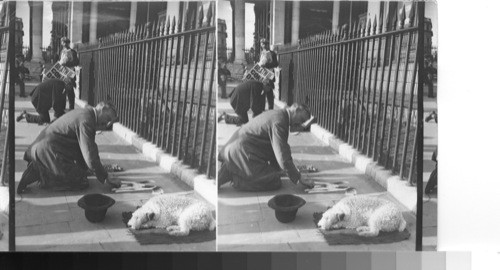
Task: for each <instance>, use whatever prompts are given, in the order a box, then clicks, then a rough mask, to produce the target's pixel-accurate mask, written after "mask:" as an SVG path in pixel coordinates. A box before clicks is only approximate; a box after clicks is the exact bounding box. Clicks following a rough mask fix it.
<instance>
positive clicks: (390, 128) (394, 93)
mask: <svg viewBox="0 0 500 270" xmlns="http://www.w3.org/2000/svg"><path fill="white" fill-rule="evenodd" d="M401 47H403V34H402V33H400V34H399V47H398V60H397V64H396V70H395V73H396V74H395V78H394V87H393V90H392V95H393V96H392V103H391V118H390V119H391V120H390V121H389V137H388V138H387V158H386V160H385V167H387V166H389V160H390V159H391V141H392V126H393V121H394V109H395V108H394V107H395V106H396V94H397V89H398V77H399V66H400V64H401ZM391 65H392V63H391ZM389 79H390V78H389ZM389 83H390V81H389Z"/></svg>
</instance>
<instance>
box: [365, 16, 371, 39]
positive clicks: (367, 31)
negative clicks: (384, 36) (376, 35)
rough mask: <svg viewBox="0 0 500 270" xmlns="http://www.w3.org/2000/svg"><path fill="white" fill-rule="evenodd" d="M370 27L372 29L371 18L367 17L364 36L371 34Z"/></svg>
mask: <svg viewBox="0 0 500 270" xmlns="http://www.w3.org/2000/svg"><path fill="white" fill-rule="evenodd" d="M371 29H372V20H371V19H370V18H368V19H367V22H366V29H365V37H367V36H370V35H371Z"/></svg>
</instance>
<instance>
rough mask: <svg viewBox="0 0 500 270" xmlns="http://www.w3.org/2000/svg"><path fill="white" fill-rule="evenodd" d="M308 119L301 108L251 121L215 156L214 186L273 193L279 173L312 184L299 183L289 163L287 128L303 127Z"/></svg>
mask: <svg viewBox="0 0 500 270" xmlns="http://www.w3.org/2000/svg"><path fill="white" fill-rule="evenodd" d="M310 117H311V113H310V111H309V108H307V107H306V106H305V105H299V104H296V103H295V104H293V105H292V106H291V107H288V108H285V109H281V110H272V111H267V112H264V113H262V114H260V115H259V116H257V117H255V118H253V119H252V120H251V121H250V122H248V123H247V124H246V125H244V126H243V127H241V128H240V129H239V130H238V131H236V132H235V133H234V134H233V136H232V137H231V138H230V139H229V141H228V142H227V144H226V145H224V146H223V147H222V149H221V151H220V152H219V161H221V162H222V166H221V168H220V170H219V173H218V181H219V182H218V186H219V187H220V186H221V185H223V184H224V183H227V182H232V184H233V187H234V188H236V189H238V190H243V191H266V190H276V189H279V188H280V187H281V179H280V177H281V175H282V174H283V171H284V172H286V173H287V174H288V176H289V177H290V180H291V181H292V182H293V183H294V184H297V183H298V182H299V181H300V182H301V183H302V184H304V185H306V186H308V187H312V186H314V182H313V181H312V180H308V179H305V180H304V179H302V178H301V174H300V172H299V171H298V170H297V168H296V167H295V165H294V163H293V159H292V153H291V150H290V145H289V144H288V134H289V129H290V127H291V126H296V125H300V124H302V123H304V122H305V121H307V120H308V119H309V118H310Z"/></svg>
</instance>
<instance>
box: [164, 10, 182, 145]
mask: <svg viewBox="0 0 500 270" xmlns="http://www.w3.org/2000/svg"><path fill="white" fill-rule="evenodd" d="M181 25H182V20H181V19H179V24H178V28H177V29H178V30H177V33H180V32H181V29H182V27H181ZM181 38H182V36H181V35H178V36H177V45H176V48H175V66H174V77H173V81H172V99H171V101H170V115H169V120H168V122H169V123H168V131H167V142H166V143H167V152H168V153H172V154H173V153H174V141H173V140H172V137H174V136H175V135H174V134H172V135H170V134H171V133H175V125H174V121H175V120H174V119H173V118H172V117H174V101H175V95H176V92H177V91H176V89H175V86H176V82H177V70H178V69H179V65H178V64H177V63H178V61H179V57H181V58H182V55H181ZM181 68H182V67H181ZM177 95H180V93H177ZM178 102H179V101H177V103H175V107H176V108H175V111H176V112H175V118H176V119H177V117H178V114H177V112H178V107H179V103H178ZM175 122H176V121H175ZM172 129H173V130H172Z"/></svg>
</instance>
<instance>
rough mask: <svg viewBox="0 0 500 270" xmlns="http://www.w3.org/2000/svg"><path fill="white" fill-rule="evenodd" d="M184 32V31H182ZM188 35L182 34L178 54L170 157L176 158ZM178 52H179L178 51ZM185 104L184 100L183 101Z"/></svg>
mask: <svg viewBox="0 0 500 270" xmlns="http://www.w3.org/2000/svg"><path fill="white" fill-rule="evenodd" d="M184 30H185V29H184ZM187 36H188V35H186V34H183V35H182V47H181V49H182V53H181V54H180V58H181V66H180V74H179V93H178V94H177V108H176V110H175V120H174V132H173V133H174V134H173V135H174V136H173V140H172V155H174V156H177V155H178V152H179V148H180V144H179V145H178V146H177V148H176V145H175V143H176V142H177V127H178V125H179V123H178V121H179V119H181V120H180V121H183V119H182V117H183V115H180V113H179V112H180V110H179V109H180V107H181V95H182V80H183V78H182V76H183V75H184V54H185V53H186V49H185V48H186V38H187ZM179 51H180V50H179ZM183 102H185V100H184V101H183Z"/></svg>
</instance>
